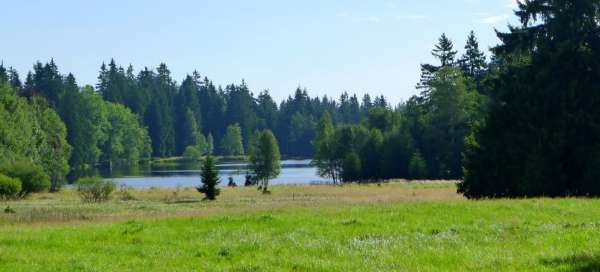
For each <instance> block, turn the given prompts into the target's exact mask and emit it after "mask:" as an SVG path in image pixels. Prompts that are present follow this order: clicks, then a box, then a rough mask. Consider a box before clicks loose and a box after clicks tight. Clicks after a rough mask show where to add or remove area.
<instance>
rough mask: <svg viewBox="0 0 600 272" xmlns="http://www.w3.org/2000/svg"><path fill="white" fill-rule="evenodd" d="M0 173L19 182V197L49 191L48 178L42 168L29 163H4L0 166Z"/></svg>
mask: <svg viewBox="0 0 600 272" xmlns="http://www.w3.org/2000/svg"><path fill="white" fill-rule="evenodd" d="M0 173H2V174H4V175H6V176H8V177H11V178H16V179H19V180H20V181H21V191H19V196H21V197H25V196H27V195H28V194H30V193H39V192H44V191H47V190H48V189H50V177H49V176H48V175H47V174H46V173H45V172H44V168H42V167H41V166H38V165H34V164H32V163H29V162H23V161H19V162H13V163H4V164H2V165H0Z"/></svg>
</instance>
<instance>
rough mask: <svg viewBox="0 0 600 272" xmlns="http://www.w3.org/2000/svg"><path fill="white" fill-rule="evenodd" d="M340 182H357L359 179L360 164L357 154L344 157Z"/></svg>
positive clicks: (353, 153)
mask: <svg viewBox="0 0 600 272" xmlns="http://www.w3.org/2000/svg"><path fill="white" fill-rule="evenodd" d="M342 168H343V171H342V180H343V181H344V182H352V181H359V180H360V178H361V170H362V167H361V163H360V158H359V157H358V154H356V153H355V152H350V153H348V154H346V156H345V157H344V164H343V167H342Z"/></svg>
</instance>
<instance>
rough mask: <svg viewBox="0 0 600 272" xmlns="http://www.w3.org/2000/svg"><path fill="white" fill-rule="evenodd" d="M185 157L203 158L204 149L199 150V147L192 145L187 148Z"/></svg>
mask: <svg viewBox="0 0 600 272" xmlns="http://www.w3.org/2000/svg"><path fill="white" fill-rule="evenodd" d="M183 157H184V158H185V159H187V160H193V161H198V160H200V159H201V158H202V151H201V150H199V149H198V147H196V146H193V145H190V146H188V147H186V148H185V151H184V152H183Z"/></svg>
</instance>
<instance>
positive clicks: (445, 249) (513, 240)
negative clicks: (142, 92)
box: [0, 184, 600, 271]
mask: <svg viewBox="0 0 600 272" xmlns="http://www.w3.org/2000/svg"><path fill="white" fill-rule="evenodd" d="M317 187H318V186H317ZM322 188H325V189H322V190H318V188H316V189H315V188H314V187H310V186H294V187H274V189H273V194H272V195H270V196H263V195H261V194H259V193H257V192H254V191H252V190H248V189H243V188H242V189H230V190H231V191H230V192H228V191H227V190H226V191H225V192H224V194H223V198H222V200H218V201H217V202H215V203H209V204H206V203H204V202H192V201H181V203H175V204H173V203H166V202H165V201H166V200H164V199H163V200H154V201H153V200H150V199H151V198H148V199H147V200H139V199H138V200H134V201H130V202H128V203H125V202H124V201H120V200H113V201H112V202H111V203H105V204H77V202H76V199H71V198H69V194H68V193H64V194H65V197H64V198H60V199H56V200H54V202H52V201H50V200H47V199H46V197H47V196H40V197H39V198H34V199H31V200H25V201H24V202H23V203H17V202H15V203H9V204H12V205H13V207H15V210H16V212H17V213H16V214H15V215H3V216H2V217H0V219H1V220H0V270H1V271H599V270H600V200H592V199H529V200H484V201H468V200H464V199H462V198H460V196H453V194H454V188H453V185H452V186H450V185H448V186H442V187H439V186H432V187H429V186H416V185H410V186H409V185H398V184H397V185H394V184H389V185H384V186H383V187H378V186H366V187H359V186H354V187H346V186H344V187H334V186H331V187H322ZM234 190H235V191H234ZM323 191H325V193H323ZM292 192H293V193H292ZM378 192H379V194H377V193H378ZM138 193H139V194H146V193H142V192H138ZM369 193H372V195H373V197H372V199H373V200H372V201H366V200H357V201H352V199H361V198H360V197H359V196H360V195H363V194H369ZM155 194H158V193H155ZM289 194H293V195H294V197H293V198H289V197H288V196H289ZM296 194H298V195H300V196H301V197H297V196H296ZM386 194H387V195H386ZM392 195H394V196H396V195H402V197H399V198H392ZM192 196H193V194H192V192H189V197H192ZM436 196H437V197H436ZM138 198H141V197H138ZM40 199H42V200H43V199H46V201H47V202H44V203H45V204H44V206H46V208H48V207H56V209H59V210H60V209H64V210H67V209H69V208H67V207H68V206H69V205H73V206H82V207H84V206H86V205H89V207H87V208H85V207H84V208H82V210H81V211H79V215H81V214H84V215H85V216H83V217H77V218H76V217H73V218H71V219H68V218H67V219H65V220H60V221H48V220H41V219H40V220H36V219H35V216H32V215H30V216H29V217H28V218H29V221H26V220H24V219H23V217H18V214H19V213H20V212H21V213H32V212H33V211H34V210H35V209H40V208H41V207H36V206H35V203H37V202H40V201H42V200H40ZM69 199H70V200H69ZM157 199H160V198H157ZM336 199H339V201H336ZM69 201H72V202H69ZM131 202H133V203H134V204H132V203H131ZM138 202H139V203H142V204H140V205H145V206H151V205H150V203H155V204H156V207H155V208H156V209H158V210H161V211H162V212H160V213H159V212H156V211H154V212H152V213H146V212H139V213H135V212H134V211H135V210H136V209H137V208H136V207H137V206H136V204H135V203H138ZM263 202H264V203H263ZM139 203H138V204H139ZM249 203H250V204H249ZM277 203H284V204H281V205H277ZM60 205H63V206H60ZM103 205H105V206H107V207H110V209H111V211H112V212H110V213H109V215H107V214H103V213H99V212H98V211H97V210H101V208H99V207H102V206H103ZM173 205H174V206H173ZM178 205H181V206H180V207H178ZM248 205H250V206H252V207H254V208H255V209H246V210H243V209H240V207H242V206H248ZM158 207H163V208H160V209H159V208H158ZM180 208H181V209H183V210H185V211H187V212H186V213H181V214H177V213H175V211H177V210H179V209H180ZM194 208H196V209H199V210H205V211H206V212H205V213H201V212H199V213H194V211H193V210H194ZM96 209H97V210H96ZM126 209H129V210H130V211H129V212H125V213H122V212H121V211H120V210H126ZM113 215H119V216H113ZM38 216H40V218H42V219H43V218H44V217H41V215H38ZM17 219H19V220H17Z"/></svg>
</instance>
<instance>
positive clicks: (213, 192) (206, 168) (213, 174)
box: [196, 156, 221, 200]
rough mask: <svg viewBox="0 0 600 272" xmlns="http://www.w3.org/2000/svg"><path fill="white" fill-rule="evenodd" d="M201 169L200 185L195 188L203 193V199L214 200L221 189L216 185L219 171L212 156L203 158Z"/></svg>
mask: <svg viewBox="0 0 600 272" xmlns="http://www.w3.org/2000/svg"><path fill="white" fill-rule="evenodd" d="M201 171H202V172H201V174H200V178H201V182H202V185H200V186H198V187H196V190H197V191H198V192H199V193H203V194H204V195H205V198H204V199H207V200H215V199H216V198H217V196H218V195H219V194H220V193H221V190H220V189H219V188H218V187H217V186H218V185H219V183H220V181H219V171H218V170H217V166H216V164H215V160H214V158H213V157H212V156H206V158H204V161H203V162H202V167H201Z"/></svg>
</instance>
